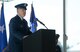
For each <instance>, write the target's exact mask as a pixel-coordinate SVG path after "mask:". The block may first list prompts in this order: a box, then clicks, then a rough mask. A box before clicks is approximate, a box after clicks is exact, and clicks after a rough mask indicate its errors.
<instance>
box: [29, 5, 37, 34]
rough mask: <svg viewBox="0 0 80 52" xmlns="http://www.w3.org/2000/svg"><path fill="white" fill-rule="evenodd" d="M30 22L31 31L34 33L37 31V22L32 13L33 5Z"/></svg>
mask: <svg viewBox="0 0 80 52" xmlns="http://www.w3.org/2000/svg"><path fill="white" fill-rule="evenodd" d="M30 22H31V31H32V32H33V33H34V32H35V31H36V30H37V21H36V17H35V13H34V8H33V4H31V16H30Z"/></svg>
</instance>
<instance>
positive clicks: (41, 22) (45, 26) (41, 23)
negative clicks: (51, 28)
mask: <svg viewBox="0 0 80 52" xmlns="http://www.w3.org/2000/svg"><path fill="white" fill-rule="evenodd" d="M36 21H38V22H39V23H41V24H42V25H43V26H45V24H44V23H43V22H41V21H40V20H39V19H38V18H36ZM45 27H46V26H45ZM46 29H48V28H47V27H46Z"/></svg>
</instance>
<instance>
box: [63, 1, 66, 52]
mask: <svg viewBox="0 0 80 52" xmlns="http://www.w3.org/2000/svg"><path fill="white" fill-rule="evenodd" d="M65 1H66V0H63V52H67V50H66V45H67V44H66V40H67V36H66V13H65V11H66V8H65V7H66V5H65V4H66V3H65Z"/></svg>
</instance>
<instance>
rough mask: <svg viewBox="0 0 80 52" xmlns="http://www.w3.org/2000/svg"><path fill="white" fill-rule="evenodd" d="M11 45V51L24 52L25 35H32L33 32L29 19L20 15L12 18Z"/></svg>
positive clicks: (10, 24)
mask: <svg viewBox="0 0 80 52" xmlns="http://www.w3.org/2000/svg"><path fill="white" fill-rule="evenodd" d="M9 31H10V38H9V46H10V50H11V52H23V50H22V49H23V47H22V46H23V36H25V35H30V34H31V33H32V32H31V31H30V30H29V27H28V24H27V21H26V20H25V19H23V20H21V19H20V17H19V16H18V15H16V16H15V17H14V18H12V19H11V20H10V23H9Z"/></svg>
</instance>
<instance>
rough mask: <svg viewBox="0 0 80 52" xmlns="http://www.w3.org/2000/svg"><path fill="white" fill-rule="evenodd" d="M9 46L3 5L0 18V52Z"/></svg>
mask: <svg viewBox="0 0 80 52" xmlns="http://www.w3.org/2000/svg"><path fill="white" fill-rule="evenodd" d="M6 46H7V36H6V26H5V19H4V5H3V4H2V8H1V16H0V52H2V50H3V49H4V48H5V47H6Z"/></svg>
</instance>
